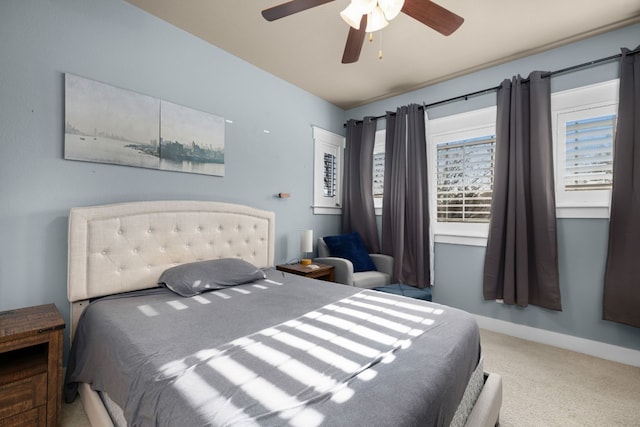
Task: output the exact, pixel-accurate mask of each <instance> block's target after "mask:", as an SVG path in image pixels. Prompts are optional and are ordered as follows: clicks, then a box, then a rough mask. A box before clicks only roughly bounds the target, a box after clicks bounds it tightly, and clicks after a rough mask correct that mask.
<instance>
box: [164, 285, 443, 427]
mask: <svg viewBox="0 0 640 427" xmlns="http://www.w3.org/2000/svg"><path fill="white" fill-rule="evenodd" d="M438 310H440V309H433V308H431V307H425V306H423V305H420V304H411V303H407V302H404V301H403V299H399V298H397V297H389V296H379V295H378V294H377V293H373V292H370V291H364V292H362V293H359V294H356V295H354V296H353V297H349V298H344V299H342V300H339V301H336V302H334V303H331V304H328V305H326V306H324V307H322V308H319V309H317V310H314V311H311V312H308V313H306V314H304V315H303V316H300V317H298V318H297V319H293V320H289V321H286V322H283V323H282V324H279V325H277V326H274V327H268V328H265V329H263V330H261V331H258V332H256V333H254V334H251V335H248V336H245V337H242V338H238V339H235V340H233V341H231V342H229V343H227V344H225V345H223V346H220V347H218V348H214V349H205V350H201V351H199V352H197V353H196V354H193V355H191V356H188V357H186V358H183V359H180V360H175V361H173V362H170V363H167V364H166V365H164V366H162V367H161V369H160V372H161V376H162V377H163V378H170V379H171V380H172V381H173V383H174V387H176V388H178V389H179V391H180V393H181V394H182V395H183V397H184V398H185V399H186V400H187V401H189V402H190V404H191V405H192V406H193V407H194V409H196V410H198V411H200V412H201V415H202V416H203V417H211V416H212V413H215V419H216V422H217V423H218V422H219V423H220V424H223V425H227V424H233V423H238V422H240V423H243V422H247V423H248V425H252V424H254V423H256V424H260V420H263V419H266V418H269V417H274V416H276V417H278V418H279V419H280V420H286V421H287V423H289V424H290V425H304V426H309V427H311V426H317V425H320V424H321V423H322V421H323V420H324V419H325V416H324V415H323V414H322V413H321V412H319V411H317V410H316V409H314V407H313V404H314V403H316V402H320V401H324V400H327V399H330V400H332V401H334V402H336V403H339V404H342V403H344V402H346V401H348V400H349V399H350V398H351V397H352V396H353V395H354V391H353V389H351V388H350V387H349V384H350V383H351V382H352V381H369V380H371V379H372V378H374V377H375V376H376V366H377V365H378V363H385V364H388V363H392V362H393V361H394V360H395V353H396V352H397V351H400V350H402V349H406V348H408V347H409V346H411V344H412V340H414V339H416V338H417V337H419V336H420V335H422V334H423V333H424V331H425V328H424V326H425V325H432V324H433V323H434V317H437V314H436V312H438ZM440 311H441V310H440ZM438 314H440V313H438ZM195 375H197V376H198V379H197V382H196V383H197V384H198V386H197V387H183V386H182V385H183V384H184V383H185V381H184V379H185V378H184V377H185V376H188V378H189V381H193V377H194V376H195ZM204 378H207V380H204ZM214 385H215V386H214ZM206 396H208V398H205V397H206ZM211 402H216V404H215V406H216V409H215V410H214V408H213V406H212V403H211ZM219 405H220V406H219ZM239 408H243V409H239Z"/></svg>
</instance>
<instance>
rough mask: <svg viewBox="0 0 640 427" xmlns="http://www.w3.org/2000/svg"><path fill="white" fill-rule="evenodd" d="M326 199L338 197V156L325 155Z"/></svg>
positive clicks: (324, 187)
mask: <svg viewBox="0 0 640 427" xmlns="http://www.w3.org/2000/svg"><path fill="white" fill-rule="evenodd" d="M323 189H324V197H335V195H336V156H334V155H333V154H331V153H324V186H323Z"/></svg>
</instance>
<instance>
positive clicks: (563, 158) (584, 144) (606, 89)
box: [551, 80, 618, 218]
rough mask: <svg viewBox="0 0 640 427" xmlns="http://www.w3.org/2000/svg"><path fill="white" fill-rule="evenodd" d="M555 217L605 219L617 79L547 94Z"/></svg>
mask: <svg viewBox="0 0 640 427" xmlns="http://www.w3.org/2000/svg"><path fill="white" fill-rule="evenodd" d="M551 108H552V119H553V126H554V144H555V170H556V177H555V183H556V205H557V207H558V216H559V217H565V218H571V217H588V218H608V216H609V202H610V199H611V184H612V182H613V142H614V136H615V135H614V133H615V128H616V120H617V111H618V80H613V81H609V82H604V83H599V84H595V85H590V86H584V87H580V88H577V89H572V90H568V91H563V92H558V93H555V94H553V95H552V96H551Z"/></svg>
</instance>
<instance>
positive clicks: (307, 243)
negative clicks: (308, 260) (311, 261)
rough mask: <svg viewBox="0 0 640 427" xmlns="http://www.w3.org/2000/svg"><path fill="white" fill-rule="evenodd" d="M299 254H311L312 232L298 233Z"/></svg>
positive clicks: (303, 231)
mask: <svg viewBox="0 0 640 427" xmlns="http://www.w3.org/2000/svg"><path fill="white" fill-rule="evenodd" d="M300 252H302V253H305V254H306V253H310V252H313V230H302V231H301V232H300Z"/></svg>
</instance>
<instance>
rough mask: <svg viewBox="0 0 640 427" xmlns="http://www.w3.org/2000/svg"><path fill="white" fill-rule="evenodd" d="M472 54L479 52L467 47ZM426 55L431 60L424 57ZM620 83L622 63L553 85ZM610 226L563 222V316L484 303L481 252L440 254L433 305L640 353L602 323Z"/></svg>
mask: <svg viewBox="0 0 640 427" xmlns="http://www.w3.org/2000/svg"><path fill="white" fill-rule="evenodd" d="M638 43H640V25H634V26H629V27H626V28H623V29H620V30H617V31H613V32H610V33H607V34H604V35H600V36H596V37H593V38H591V39H587V40H584V41H581V42H577V43H573V44H570V45H567V46H564V47H561V48H557V49H554V50H551V51H549V52H546V53H541V54H538V55H534V56H529V57H526V58H523V59H520V60H517V61H513V62H509V63H506V64H503V65H500V66H496V67H493V68H490V69H486V70H483V71H479V72H476V73H473V74H470V75H467V76H463V77H459V78H455V79H452V80H449V81H446V82H444V83H440V84H437V85H434V86H431V87H427V88H424V89H421V90H417V91H414V92H410V93H406V94H404V95H401V96H397V97H394V98H391V99H387V100H384V101H379V102H376V103H373V104H369V105H366V106H364V107H360V108H356V109H352V110H349V111H347V117H348V118H356V119H359V118H362V117H364V116H367V115H372V116H378V115H381V114H384V112H385V111H387V110H391V111H395V109H396V107H398V106H401V105H406V104H409V103H412V102H416V103H423V102H425V103H427V104H428V103H432V102H436V101H441V100H444V99H449V98H452V97H455V96H459V95H464V94H466V93H471V92H474V91H479V90H483V89H486V88H490V87H495V86H497V85H499V84H500V82H501V81H502V80H503V79H505V78H510V77H511V76H512V75H514V74H518V73H519V74H521V75H523V76H526V75H528V74H529V73H530V72H531V71H533V70H549V71H551V70H558V69H563V68H565V67H570V66H572V65H576V64H580V63H583V62H588V61H592V60H595V59H599V58H604V57H608V56H611V55H615V54H617V53H619V52H620V48H621V47H628V48H630V49H633V48H635V47H636V46H637V45H638ZM469 48H470V49H474V48H477V47H473V46H470V47H469ZM425 54H428V53H427V52H425ZM617 77H618V63H617V62H611V63H607V64H602V65H598V66H595V67H592V68H589V69H586V70H582V71H579V72H573V73H570V74H565V75H562V76H558V77H553V78H552V84H551V86H552V91H554V92H555V91H559V90H564V89H568V88H572V87H578V86H582V85H586V84H592V83H596V82H601V81H605V80H610V79H614V78H617ZM490 105H495V94H490V95H483V96H480V97H476V98H471V99H470V100H468V101H460V102H455V103H451V104H447V105H446V106H445V107H440V108H434V109H430V110H429V116H430V117H432V118H434V117H440V116H444V115H449V114H454V113H459V112H462V111H467V110H471V109H475V108H481V107H486V106H490ZM607 238H608V220H606V219H559V220H558V250H559V254H558V256H559V267H560V291H561V293H562V305H563V311H562V312H554V311H550V310H546V309H542V308H539V307H535V306H529V307H527V308H520V307H510V306H505V305H502V304H497V303H495V302H487V301H484V300H483V297H482V273H483V263H484V254H485V248H484V247H477V246H464V245H452V244H436V246H435V281H436V286H435V288H434V290H433V295H434V300H435V301H437V302H440V303H442V304H446V305H450V306H454V307H458V308H462V309H464V310H467V311H469V312H472V313H475V314H479V315H482V316H487V317H492V318H496V319H500V320H505V321H510V322H514V323H518V324H523V325H528V326H532V327H536V328H541V329H546V330H550V331H554V332H559V333H563V334H569V335H573V336H577V337H581V338H586V339H591V340H595V341H600V342H604V343H609V344H614V345H619V346H623V347H627V348H632V349H640V329H639V328H633V327H630V326H626V325H621V324H617V323H614V322H608V321H604V320H601V317H602V290H603V277H604V265H605V262H606V255H607ZM638 309H639V310H640V307H639V308H638Z"/></svg>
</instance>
